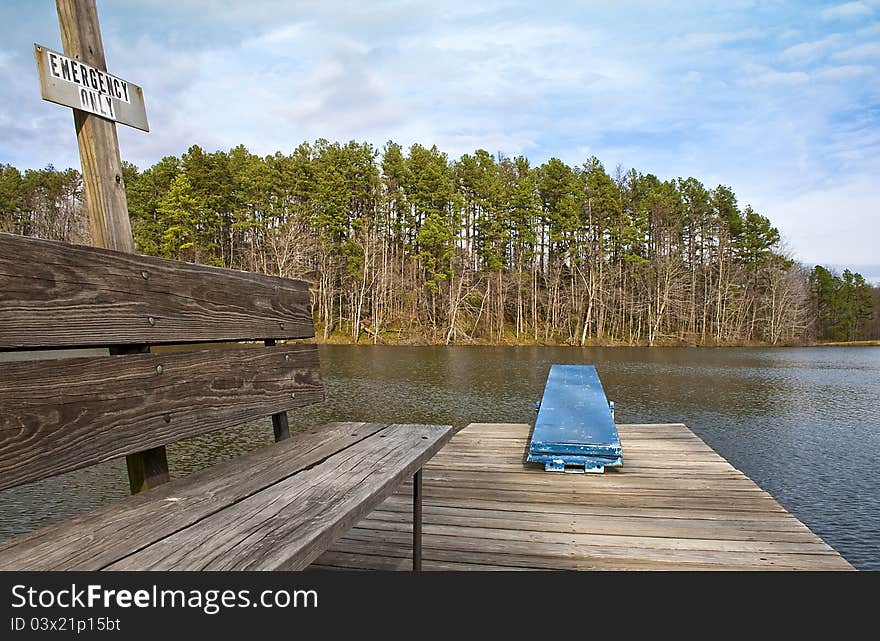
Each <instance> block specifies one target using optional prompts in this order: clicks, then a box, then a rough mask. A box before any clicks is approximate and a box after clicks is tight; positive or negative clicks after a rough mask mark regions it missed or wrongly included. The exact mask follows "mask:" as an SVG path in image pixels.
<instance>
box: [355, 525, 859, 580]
mask: <svg viewBox="0 0 880 641" xmlns="http://www.w3.org/2000/svg"><path fill="white" fill-rule="evenodd" d="M377 534H378V535H379V536H380V537H381V539H382V540H383V541H388V542H391V541H393V542H395V543H403V542H404V541H406V540H407V539H408V537H409V535H408V534H407V533H406V532H390V531H386V530H370V529H368V528H360V527H355V528H352V529H351V531H349V532H348V533H347V534H346V535H345V538H346V539H354V540H363V541H372V540H374V537H375V536H376V535H377ZM424 545H425V551H426V555H427V553H428V550H435V549H445V550H459V551H463V552H465V551H480V552H482V553H483V554H485V555H486V558H488V557H489V556H490V555H492V556H496V555H497V556H498V557H500V559H501V562H502V563H504V564H505V565H508V564H509V562H506V561H504V560H503V559H504V555H506V554H510V553H513V554H520V555H534V556H541V557H549V558H551V559H554V560H555V562H556V568H557V569H562V568H564V567H566V564H567V562H568V560H569V559H583V560H592V561H594V562H598V561H601V563H602V564H604V565H605V569H612V568H614V567H615V566H614V562H617V563H631V562H633V561H634V560H638V561H640V562H642V563H646V564H647V563H650V564H656V565H663V566H665V569H675V568H676V567H681V568H682V569H687V566H688V565H689V564H698V565H702V566H716V568H717V566H730V567H732V568H737V569H755V570H758V569H774V568H787V569H803V568H804V567H812V568H813V569H817V570H818V569H824V570H841V569H846V568H847V564H846V562H845V561H843V559H841V557H840V556H837V555H831V554H790V553H783V552H729V551H708V550H673V549H652V548H638V547H636V548H631V547H618V546H597V545H583V544H579V543H565V542H550V543H548V542H543V541H516V540H500V539H495V538H479V537H471V536H462V535H460V534H459V535H455V536H449V535H440V534H431V535H426V536H425V541H424Z"/></svg>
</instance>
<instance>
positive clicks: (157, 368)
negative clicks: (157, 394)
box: [156, 365, 165, 374]
mask: <svg viewBox="0 0 880 641" xmlns="http://www.w3.org/2000/svg"><path fill="white" fill-rule="evenodd" d="M164 371H165V368H164V367H162V366H161V365H156V373H157V374H161V373H162V372H164Z"/></svg>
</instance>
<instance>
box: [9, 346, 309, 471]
mask: <svg viewBox="0 0 880 641" xmlns="http://www.w3.org/2000/svg"><path fill="white" fill-rule="evenodd" d="M0 380H2V384H0V489H3V488H7V487H12V486H15V485H19V484H21V483H25V482H27V481H32V480H35V479H39V478H45V477H47V476H52V475H55V474H60V473H62V472H68V471H70V470H75V469H78V468H81V467H87V466H89V465H93V464H95V463H98V462H101V461H106V460H108V459H113V458H117V457H121V456H124V455H126V454H132V453H134V452H140V451H143V450H147V449H150V448H154V447H159V446H162V445H166V444H168V443H172V442H174V441H178V440H180V439H182V438H186V437H189V436H194V435H196V434H202V433H205V432H211V431H214V430H218V429H221V428H224V427H230V426H233V425H238V424H240V423H243V422H245V421H248V420H253V419H256V418H260V417H264V416H268V415H269V414H273V413H276V412H279V411H286V410H290V409H293V408H296V407H302V406H304V405H309V404H311V403H315V402H319V401H322V400H323V398H324V391H323V386H322V383H321V379H320V370H319V364H318V352H317V346H315V345H288V346H284V347H276V348H274V349H261V348H252V349H246V348H243V349H229V350H200V351H194V352H182V353H173V354H134V355H128V356H107V357H96V358H71V359H62V360H53V361H21V362H13V363H4V365H3V368H2V373H0Z"/></svg>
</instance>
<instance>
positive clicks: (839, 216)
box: [762, 176, 880, 265]
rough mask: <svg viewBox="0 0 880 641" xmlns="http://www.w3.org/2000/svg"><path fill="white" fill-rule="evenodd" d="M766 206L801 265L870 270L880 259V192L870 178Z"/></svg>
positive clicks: (767, 203)
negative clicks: (841, 265)
mask: <svg viewBox="0 0 880 641" xmlns="http://www.w3.org/2000/svg"><path fill="white" fill-rule="evenodd" d="M762 206H763V207H764V209H765V211H766V213H767V214H768V215H769V216H770V219H771V220H772V221H773V222H774V224H776V225H777V226H778V227H779V228H780V230H781V231H782V232H783V234H784V235H785V236H786V238H787V239H788V240H789V241H791V243H792V244H793V245H794V247H795V248H796V254H797V258H798V259H799V260H801V261H803V262H806V263H809V264H823V263H846V264H865V265H869V264H877V262H878V259H880V250H878V248H877V239H878V238H880V215H878V214H880V211H878V200H877V187H876V184H875V182H874V181H873V180H872V179H871V178H870V177H868V176H857V177H855V178H853V179H852V180H848V181H836V182H835V183H833V184H832V185H829V186H828V187H825V188H823V189H816V190H810V191H806V192H804V193H802V194H800V195H798V196H795V197H786V198H783V199H780V200H776V199H775V198H770V199H767V200H765V201H764V202H763V203H762Z"/></svg>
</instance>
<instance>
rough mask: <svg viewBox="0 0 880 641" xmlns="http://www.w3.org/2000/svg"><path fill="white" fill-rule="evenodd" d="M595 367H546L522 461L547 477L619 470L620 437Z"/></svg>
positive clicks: (620, 454) (621, 456)
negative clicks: (536, 466) (536, 465)
mask: <svg viewBox="0 0 880 641" xmlns="http://www.w3.org/2000/svg"><path fill="white" fill-rule="evenodd" d="M611 412H612V410H611V408H610V407H609V403H608V399H607V398H606V397H605V390H604V389H602V383H601V381H600V380H599V375H598V374H597V373H596V368H595V367H593V366H592V365H552V366H551V367H550V374H549V375H548V376H547V384H546V386H545V387H544V396H543V398H542V399H541V404H540V407H539V409H538V416H537V418H536V419H535V429H534V430H533V431H532V440H531V442H530V443H529V453H528V456H527V457H526V460H527V461H529V462H531V463H543V464H544V469H545V470H547V471H548V472H575V473H584V472H595V473H601V472H604V471H605V468H606V467H617V466H620V465H623V454H622V450H621V447H620V436H619V435H618V434H617V426H616V425H615V424H614V417H613V415H612V413H611Z"/></svg>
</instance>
